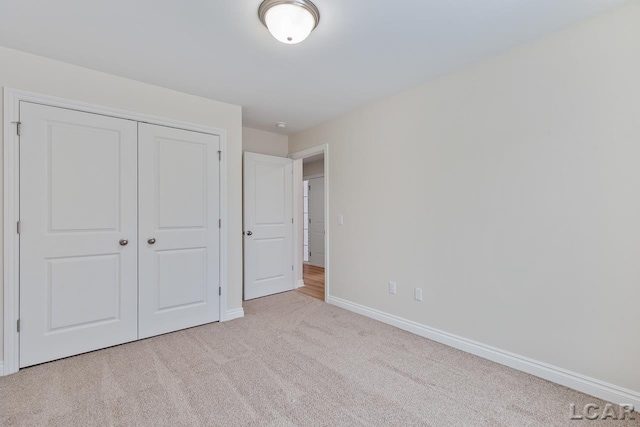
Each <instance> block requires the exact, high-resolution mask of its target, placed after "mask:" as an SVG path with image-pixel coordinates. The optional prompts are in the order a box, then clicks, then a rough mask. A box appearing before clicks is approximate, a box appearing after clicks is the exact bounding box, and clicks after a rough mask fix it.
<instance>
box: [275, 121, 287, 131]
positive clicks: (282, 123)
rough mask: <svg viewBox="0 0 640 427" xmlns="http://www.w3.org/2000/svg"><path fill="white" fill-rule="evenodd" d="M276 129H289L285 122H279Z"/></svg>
mask: <svg viewBox="0 0 640 427" xmlns="http://www.w3.org/2000/svg"><path fill="white" fill-rule="evenodd" d="M276 127H279V128H281V129H282V128H286V127H287V124H286V123H285V122H278V123H276Z"/></svg>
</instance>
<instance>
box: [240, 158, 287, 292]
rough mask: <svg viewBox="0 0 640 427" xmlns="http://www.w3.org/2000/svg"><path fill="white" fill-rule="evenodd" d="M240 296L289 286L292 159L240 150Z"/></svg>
mask: <svg viewBox="0 0 640 427" xmlns="http://www.w3.org/2000/svg"><path fill="white" fill-rule="evenodd" d="M244 229H245V238H244V254H245V255H244V299H245V300H248V299H252V298H258V297H263V296H266V295H271V294H275V293H278V292H284V291H290V290H292V289H293V160H291V159H285V158H282V157H274V156H267V155H264V154H256V153H244Z"/></svg>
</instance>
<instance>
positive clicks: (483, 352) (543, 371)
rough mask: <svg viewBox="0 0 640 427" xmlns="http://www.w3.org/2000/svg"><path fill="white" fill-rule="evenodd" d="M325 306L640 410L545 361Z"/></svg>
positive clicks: (605, 386) (637, 398)
mask: <svg viewBox="0 0 640 427" xmlns="http://www.w3.org/2000/svg"><path fill="white" fill-rule="evenodd" d="M327 303H329V304H333V305H335V306H338V307H341V308H344V309H345V310H349V311H352V312H354V313H358V314H361V315H363V316H365V317H369V318H371V319H375V320H378V321H380V322H382V323H386V324H388V325H391V326H395V327H397V328H400V329H403V330H405V331H407V332H411V333H414V334H416V335H420V336H421V337H425V338H428V339H430V340H433V341H437V342H439V343H442V344H445V345H448V346H450V347H454V348H457V349H459V350H462V351H465V352H467V353H471V354H474V355H476V356H479V357H482V358H484V359H488V360H491V361H493V362H496V363H500V364H501V365H506V366H509V367H510V368H513V369H517V370H519V371H523V372H526V373H528V374H531V375H535V376H537V377H540V378H544V379H545V380H548V381H551V382H554V383H557V384H561V385H563V386H565V387H569V388H572V389H574V390H578V391H581V392H583V393H586V394H588V395H590V396H594V397H597V398H600V399H603V400H606V401H608V402H612V403H615V404H619V405H633V406H634V407H635V408H636V410H637V409H638V408H640V392H637V391H633V390H629V389H626V388H623V387H619V386H617V385H614V384H609V383H606V382H604V381H600V380H597V379H595V378H590V377H587V376H585V375H582V374H578V373H576V372H571V371H568V370H566V369H563V368H559V367H557V366H553V365H549V364H547V363H544V362H539V361H537V360H533V359H529V358H528V357H524V356H520V355H517V354H514V353H510V352H508V351H505V350H501V349H499V348H496V347H492V346H490V345H486V344H482V343H479V342H477V341H473V340H470V339H467V338H463V337H459V336H457V335H453V334H450V333H448V332H444V331H441V330H438V329H435V328H431V327H429V326H426V325H422V324H420V323H416V322H413V321H411V320H407V319H403V318H402V317H398V316H394V315H392V314H388V313H385V312H382V311H379V310H375V309H373V308H369V307H366V306H364V305H360V304H356V303H354V302H351V301H347V300H344V299H342V298H336V297H333V296H329V297H328V298H327Z"/></svg>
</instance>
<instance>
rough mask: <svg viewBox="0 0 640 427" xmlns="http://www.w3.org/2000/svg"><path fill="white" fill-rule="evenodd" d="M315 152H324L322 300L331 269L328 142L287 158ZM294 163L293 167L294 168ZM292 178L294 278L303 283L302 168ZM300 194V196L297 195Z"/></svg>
mask: <svg viewBox="0 0 640 427" xmlns="http://www.w3.org/2000/svg"><path fill="white" fill-rule="evenodd" d="M316 154H324V173H323V176H324V231H325V235H324V300H325V301H328V299H329V296H330V279H329V278H330V275H329V272H330V271H331V270H330V269H331V261H330V259H331V258H330V256H329V252H330V249H329V242H330V240H329V236H330V232H331V227H330V224H331V221H329V144H323V145H318V146H316V147H312V148H309V149H306V150H302V151H296V152H294V153H291V154H289V158H290V159H293V160H302V159H304V158H306V157H311V156H315V155H316ZM295 167H296V166H295V163H294V168H295ZM298 167H299V168H302V162H300V164H299V166H298ZM293 176H294V178H295V181H294V183H293V188H294V197H293V211H294V212H295V213H296V214H295V215H294V216H293V245H294V246H293V247H294V250H295V251H294V254H296V263H295V264H294V274H295V278H294V280H295V281H297V283H298V285H299V286H301V285H300V283H304V282H303V280H302V263H303V259H304V258H303V257H302V232H301V227H302V224H301V221H302V218H301V215H299V212H301V211H302V206H301V204H300V203H301V202H302V180H301V179H298V176H300V177H302V170H300V171H299V175H297V174H296V173H295V169H294V175H293ZM298 196H300V197H298Z"/></svg>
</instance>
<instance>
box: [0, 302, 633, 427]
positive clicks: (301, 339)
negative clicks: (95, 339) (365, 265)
mask: <svg viewBox="0 0 640 427" xmlns="http://www.w3.org/2000/svg"><path fill="white" fill-rule="evenodd" d="M245 313H246V316H245V317H244V318H243V319H238V320H234V321H231V322H228V323H222V324H220V323H216V324H210V325H205V326H200V327H197V328H192V329H188V330H185V331H180V332H175V333H172V334H167V335H163V336H159V337H155V338H150V339H147V340H144V341H138V342H134V343H131V344H125V345H121V346H118V347H113V348H109V349H106V350H100V351H96V352H93V353H87V354H84V355H80V356H76V357H71V358H68V359H64V360H59V361H56V362H51V363H46V364H43V365H40V366H35V367H31V368H28V369H24V370H22V371H20V372H19V373H17V374H15V375H10V376H8V377H2V378H0V424H1V425H3V426H13V425H21V426H40V425H42V426H44V425H55V426H65V427H68V426H101V427H102V426H154V427H158V426H172V427H175V426H213V425H216V426H225V427H226V426H321V425H326V426H342V425H344V426H383V425H393V426H413V425H416V426H418V425H420V426H426V425H432V426H457V425H460V426H462V425H464V426H492V427H496V426H543V425H549V426H564V425H570V426H580V425H584V426H597V425H607V426H613V425H615V426H620V425H635V426H640V420H636V421H634V422H627V423H626V424H625V423H620V422H612V421H606V422H605V421H603V422H597V421H573V422H572V421H570V420H569V404H570V403H575V404H576V405H577V407H579V408H581V407H583V405H584V404H586V403H589V402H594V403H597V404H600V405H601V406H602V405H604V402H602V401H600V400H598V399H595V398H592V397H589V396H586V395H584V394H582V393H578V392H576V391H573V390H570V389H567V388H565V387H562V386H559V385H555V384H552V383H550V382H547V381H544V380H541V379H539V378H536V377H533V376H530V375H527V374H524V373H522V372H518V371H515V370H512V369H510V368H507V367H504V366H501V365H498V364H495V363H492V362H489V361H486V360H484V359H481V358H478V357H475V356H472V355H470V354H467V353H464V352H461V351H458V350H455V349H453V348H450V347H446V346H444V345H441V344H438V343H435V342H433V341H429V340H426V339H424V338H421V337H418V336H415V335H412V334H410V333H407V332H404V331H401V330H399V329H395V328H393V327H390V326H387V325H384V324H382V323H379V322H376V321H373V320H370V319H367V318H365V317H362V316H359V315H357V314H353V313H350V312H348V311H345V310H342V309H340V308H337V307H333V306H330V305H327V304H325V303H323V302H321V301H318V300H316V299H313V298H310V297H308V296H306V295H302V294H300V293H298V292H288V293H284V294H280V295H275V296H271V297H266V298H261V299H258V300H254V301H251V302H248V303H246V304H245ZM634 415H635V416H636V418H640V417H639V416H638V414H637V413H635V414H634Z"/></svg>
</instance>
